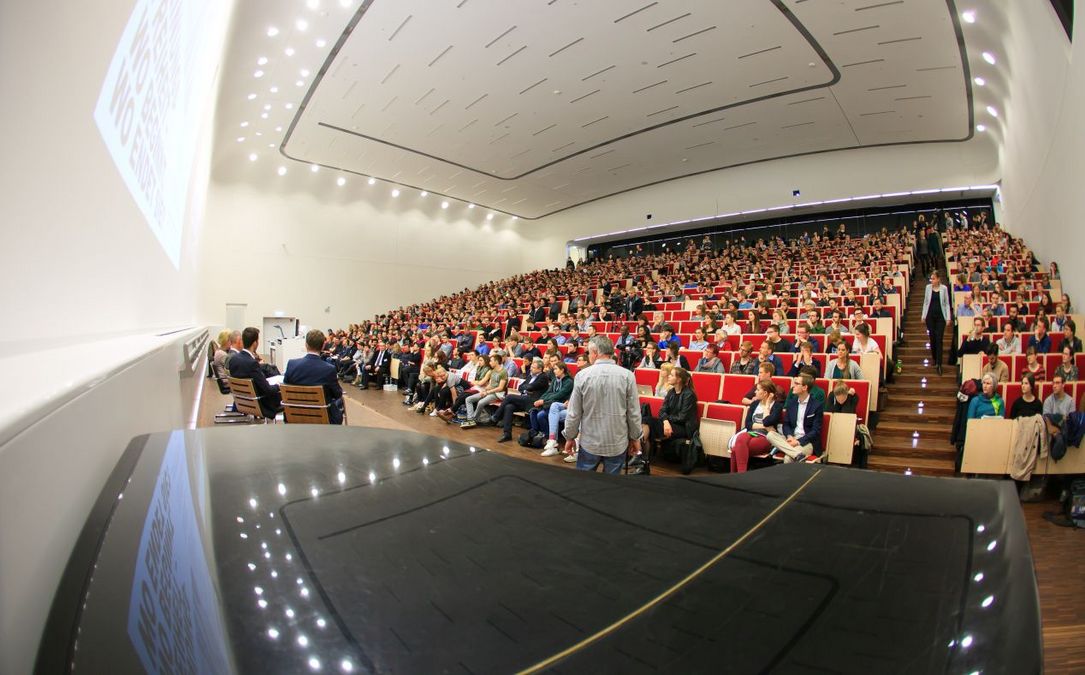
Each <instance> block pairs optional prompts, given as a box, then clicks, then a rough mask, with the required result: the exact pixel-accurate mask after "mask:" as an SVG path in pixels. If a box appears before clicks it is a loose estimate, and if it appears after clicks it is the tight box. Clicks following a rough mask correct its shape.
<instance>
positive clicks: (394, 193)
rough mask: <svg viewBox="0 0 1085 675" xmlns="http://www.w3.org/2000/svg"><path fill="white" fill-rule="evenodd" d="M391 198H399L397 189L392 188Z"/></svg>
mask: <svg viewBox="0 0 1085 675" xmlns="http://www.w3.org/2000/svg"><path fill="white" fill-rule="evenodd" d="M392 196H393V197H398V196H399V188H394V189H393V190H392Z"/></svg>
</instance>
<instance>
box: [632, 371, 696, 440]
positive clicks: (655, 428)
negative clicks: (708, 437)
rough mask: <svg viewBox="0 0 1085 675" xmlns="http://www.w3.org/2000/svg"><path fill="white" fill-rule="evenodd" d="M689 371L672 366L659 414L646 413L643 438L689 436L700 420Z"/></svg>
mask: <svg viewBox="0 0 1085 675" xmlns="http://www.w3.org/2000/svg"><path fill="white" fill-rule="evenodd" d="M691 380H692V378H691V377H690V374H689V371H688V370H686V369H685V368H679V367H675V368H674V369H673V370H671V375H670V385H671V389H670V391H668V392H667V396H666V397H665V398H664V399H663V406H662V407H661V408H660V409H659V417H647V418H645V420H644V423H645V425H647V427H648V435H647V436H646V439H647V440H649V441H654V442H655V443H656V444H657V445H662V444H663V443H667V442H668V441H673V440H681V439H685V438H692V437H693V434H694V433H695V432H696V431H697V429H698V428H699V427H700V424H701V416H700V410H699V408H698V406H697V394H696V393H695V392H694V391H693V387H692V386H691Z"/></svg>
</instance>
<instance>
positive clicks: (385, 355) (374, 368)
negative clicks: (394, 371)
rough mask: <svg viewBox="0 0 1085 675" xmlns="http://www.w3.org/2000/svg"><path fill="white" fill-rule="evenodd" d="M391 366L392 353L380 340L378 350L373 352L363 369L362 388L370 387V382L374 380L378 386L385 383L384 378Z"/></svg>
mask: <svg viewBox="0 0 1085 675" xmlns="http://www.w3.org/2000/svg"><path fill="white" fill-rule="evenodd" d="M391 368H392V354H391V352H389V351H388V350H387V349H386V348H385V344H384V342H383V341H381V342H378V343H377V351H375V352H373V356H371V357H370V358H369V361H368V362H367V363H366V364H365V367H364V368H363V369H362V384H361V387H362V389H368V388H369V383H370V382H374V381H375V382H376V383H377V386H378V387H379V386H381V385H382V384H384V380H385V378H386V377H387V376H388V373H389V371H390V370H391Z"/></svg>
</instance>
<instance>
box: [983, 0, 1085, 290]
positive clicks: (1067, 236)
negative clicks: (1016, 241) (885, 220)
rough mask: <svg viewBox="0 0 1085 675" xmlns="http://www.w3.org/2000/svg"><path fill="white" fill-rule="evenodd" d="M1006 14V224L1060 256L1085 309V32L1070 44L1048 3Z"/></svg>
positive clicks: (1066, 285)
mask: <svg viewBox="0 0 1085 675" xmlns="http://www.w3.org/2000/svg"><path fill="white" fill-rule="evenodd" d="M1022 5H1025V6H1022ZM1034 5H1035V6H1034ZM1030 8H1031V9H1030ZM1007 18H1008V21H1007V24H1008V32H1007V36H1006V56H1005V60H1004V61H1005V62H1004V63H1002V64H1001V65H1000V66H999V67H1000V68H1001V69H1005V70H1008V71H1010V72H1012V73H1013V74H1014V76H1012V77H1009V78H1008V80H1009V82H1008V86H1009V96H1010V99H1009V101H1010V102H1009V105H1008V107H1007V110H1006V111H1005V114H1004V115H1003V119H1002V123H1001V125H1000V127H1001V128H1000V132H1001V133H1004V134H1005V138H1006V140H1005V146H1004V149H1003V153H1002V160H1001V161H1002V167H1003V183H1002V197H1003V204H1002V209H1003V224H1004V225H1005V227H1006V229H1008V230H1010V231H1011V232H1013V233H1014V234H1016V235H1017V236H1020V237H1024V239H1025V241H1026V242H1027V243H1028V245H1029V246H1030V247H1031V248H1032V250H1033V251H1034V252H1035V254H1036V256H1037V257H1038V258H1040V259H1041V261H1043V262H1044V263H1047V262H1050V261H1051V260H1055V261H1056V262H1058V263H1059V267H1060V268H1061V269H1062V277H1063V290H1064V291H1065V292H1066V293H1069V294H1070V297H1071V298H1072V299H1073V301H1074V303H1075V305H1076V306H1077V308H1078V310H1079V311H1080V308H1081V307H1082V305H1083V303H1085V270H1083V269H1082V267H1081V264H1080V260H1081V252H1082V251H1085V227H1083V226H1082V223H1081V222H1080V215H1079V214H1080V213H1081V195H1082V188H1083V187H1085V133H1083V132H1082V129H1081V124H1082V120H1083V119H1085V35H1082V31H1081V30H1080V29H1081V26H1080V25H1079V26H1078V34H1077V41H1076V43H1075V44H1074V46H1073V47H1072V48H1071V46H1070V43H1069V42H1068V41H1067V39H1066V34H1065V33H1064V32H1063V29H1062V25H1061V24H1060V23H1059V21H1058V18H1057V17H1056V16H1055V13H1054V11H1052V10H1051V8H1050V7H1049V6H1048V5H1047V3H1044V2H1040V3H1013V4H1012V5H1011V7H1010V8H1009V14H1008V17H1007ZM1079 18H1080V17H1079ZM1079 23H1080V21H1079ZM1018 75H1020V76H1018Z"/></svg>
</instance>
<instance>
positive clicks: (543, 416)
mask: <svg viewBox="0 0 1085 675" xmlns="http://www.w3.org/2000/svg"><path fill="white" fill-rule="evenodd" d="M548 414H549V413H548V412H547V410H546V407H545V406H543V407H542V408H532V409H531V411H530V412H528V414H527V420H528V428H529V429H531V431H532V432H539V433H543V434H545V433H546V432H547V430H548V429H549V428H550V425H549V423H548V422H547V415H548Z"/></svg>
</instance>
